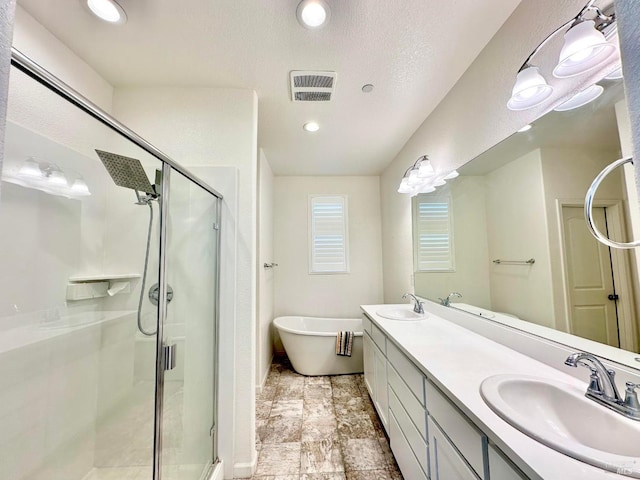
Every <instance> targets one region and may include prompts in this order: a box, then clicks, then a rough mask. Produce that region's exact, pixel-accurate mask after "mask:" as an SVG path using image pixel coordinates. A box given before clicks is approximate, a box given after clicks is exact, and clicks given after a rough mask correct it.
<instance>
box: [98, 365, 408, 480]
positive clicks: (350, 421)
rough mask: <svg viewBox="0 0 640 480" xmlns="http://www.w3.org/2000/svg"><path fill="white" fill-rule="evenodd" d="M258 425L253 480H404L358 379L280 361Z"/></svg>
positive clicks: (261, 398) (259, 407)
mask: <svg viewBox="0 0 640 480" xmlns="http://www.w3.org/2000/svg"><path fill="white" fill-rule="evenodd" d="M300 421H301V423H300V424H299V423H298V422H300ZM256 423H257V434H256V443H257V449H258V451H259V455H258V465H257V469H256V474H255V475H254V476H253V477H251V479H252V480H402V475H401V474H400V470H399V469H398V465H397V464H396V461H395V459H394V458H393V454H392V453H391V449H390V448H389V440H388V439H387V437H386V436H385V434H384V430H383V428H382V425H381V424H380V419H379V418H378V416H377V414H376V412H375V410H374V408H373V405H372V404H371V400H370V399H369V395H368V393H367V390H366V387H365V386H364V381H363V377H362V375H360V374H357V375H339V376H333V377H326V376H325V377H305V376H303V375H298V374H297V373H296V372H295V371H294V370H293V368H292V367H291V364H290V363H289V360H288V359H287V358H286V357H278V358H276V359H274V362H273V364H272V365H271V370H270V373H269V376H268V377H267V381H266V384H265V388H264V389H263V390H262V392H261V393H260V394H258V396H257V399H256ZM299 425H300V428H301V429H300V430H298V426H299ZM92 480H93V479H92Z"/></svg>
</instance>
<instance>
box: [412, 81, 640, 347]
mask: <svg viewBox="0 0 640 480" xmlns="http://www.w3.org/2000/svg"><path fill="white" fill-rule="evenodd" d="M600 84H601V85H602V86H603V87H604V92H603V93H602V95H601V96H600V97H599V98H598V99H596V100H595V101H593V102H591V103H589V104H587V105H584V106H582V107H580V108H577V109H574V110H571V111H564V112H558V111H552V112H550V113H548V114H547V115H545V116H544V117H542V118H540V119H538V120H537V121H536V122H535V123H534V124H533V126H532V128H531V129H530V130H528V131H526V132H518V133H515V134H514V135H512V136H511V137H509V138H507V139H506V140H504V141H503V142H501V143H500V144H498V145H496V146H494V147H493V148H491V149H490V150H488V151H487V152H485V153H483V154H482V155H480V156H479V157H477V158H476V159H474V160H472V161H471V162H469V163H467V164H466V165H464V166H463V167H462V168H461V169H459V172H460V176H459V177H458V178H456V179H454V180H451V181H449V182H448V183H447V184H446V185H445V186H443V187H440V188H438V189H437V190H436V191H435V192H433V193H429V194H421V195H418V196H416V197H414V198H413V239H414V272H415V291H416V293H417V294H419V295H420V296H422V297H425V298H428V299H431V300H434V301H439V302H441V303H442V302H444V303H446V302H450V306H451V307H453V308H459V309H463V310H466V311H468V312H470V313H474V314H476V315H480V316H482V317H485V318H490V319H492V320H495V321H502V322H504V323H507V324H509V325H513V326H517V327H523V328H525V329H527V326H528V325H532V324H536V325H541V326H544V327H549V328H551V329H555V330H559V331H562V332H567V333H570V334H573V335H577V336H579V337H583V338H587V339H590V340H593V341H596V342H599V343H602V344H606V345H610V346H613V347H619V348H622V349H624V350H627V351H631V352H638V351H640V350H639V339H638V330H639V326H638V322H637V318H638V317H637V314H638V313H639V312H640V308H639V306H640V303H639V300H640V287H639V285H638V268H637V264H636V255H637V252H635V251H634V250H616V249H609V248H608V247H606V246H604V245H601V244H600V243H598V242H597V241H596V240H595V239H594V238H593V237H592V236H591V234H590V233H589V232H588V230H587V226H586V221H585V218H584V213H583V208H584V207H583V206H584V198H585V194H586V191H587V189H588V188H589V185H590V184H591V182H592V181H593V179H594V178H595V177H596V175H597V174H598V173H599V172H600V171H601V170H602V169H603V168H604V167H605V166H606V165H608V164H610V163H611V162H613V161H614V160H617V159H618V158H621V156H622V153H623V152H625V153H626V152H628V151H630V132H629V120H628V113H627V107H626V102H625V98H624V89H623V85H622V81H621V80H617V81H609V80H603V81H602V82H600ZM627 154H629V153H627ZM627 166H629V165H627ZM629 167H630V166H629ZM632 168H633V167H630V168H629V170H623V169H619V170H618V171H616V172H614V173H613V174H612V175H611V176H610V177H609V178H607V180H605V182H604V183H603V184H602V185H601V187H600V189H599V190H598V194H597V197H596V200H595V204H594V205H595V206H596V208H595V217H596V222H597V225H598V227H599V229H600V230H601V231H603V232H607V233H608V235H609V237H610V238H613V239H615V240H618V241H629V239H630V238H631V237H632V236H633V231H634V227H635V229H637V228H638V216H640V207H639V206H638V202H637V194H636V190H635V183H634V180H633V170H632ZM451 292H457V293H459V294H460V295H461V297H459V296H458V295H451V296H450V297H449V299H448V300H447V296H448V295H449V294H450V293H451ZM442 299H444V300H442ZM535 328H537V327H534V329H535ZM537 331H544V329H539V328H537Z"/></svg>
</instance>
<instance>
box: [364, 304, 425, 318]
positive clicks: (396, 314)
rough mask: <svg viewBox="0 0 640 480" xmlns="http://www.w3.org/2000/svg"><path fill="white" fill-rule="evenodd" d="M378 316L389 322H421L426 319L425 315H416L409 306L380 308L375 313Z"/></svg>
mask: <svg viewBox="0 0 640 480" xmlns="http://www.w3.org/2000/svg"><path fill="white" fill-rule="evenodd" d="M376 313H377V314H378V315H380V316H381V317H384V318H388V319H389V320H423V319H425V318H427V314H426V313H416V312H414V311H413V307H412V306H411V305H407V306H393V307H385V308H381V309H380V310H378V311H377V312H376Z"/></svg>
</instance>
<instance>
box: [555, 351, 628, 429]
mask: <svg viewBox="0 0 640 480" xmlns="http://www.w3.org/2000/svg"><path fill="white" fill-rule="evenodd" d="M564 363H565V365H568V366H570V367H578V365H579V366H581V367H587V368H588V369H589V370H590V371H591V375H590V377H589V386H588V387H587V393H586V394H585V396H586V397H587V398H589V399H591V400H594V401H595V402H597V403H599V404H600V405H603V406H605V407H607V408H609V409H611V410H613V411H615V412H617V413H619V414H621V415H624V416H625V417H627V418H631V419H633V420H639V421H640V402H638V396H637V394H636V392H635V390H636V388H638V387H640V384H635V383H631V382H627V383H626V390H625V398H624V400H623V399H622V397H621V396H620V393H619V392H618V388H617V387H616V381H615V375H616V372H614V371H613V370H608V369H607V368H606V367H605V366H604V365H603V364H602V362H600V360H598V358H597V357H595V356H594V355H592V354H590V353H580V352H579V353H573V354H571V355H569V356H568V357H567V359H566V360H565V361H564Z"/></svg>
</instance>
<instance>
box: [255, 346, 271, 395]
mask: <svg viewBox="0 0 640 480" xmlns="http://www.w3.org/2000/svg"><path fill="white" fill-rule="evenodd" d="M272 363H273V355H271V359H270V360H269V365H268V366H267V369H266V370H265V372H264V373H263V374H262V380H261V381H260V385H256V394H259V393H262V389H263V388H264V386H265V384H266V383H267V378H269V372H270V371H271V364H272Z"/></svg>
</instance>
